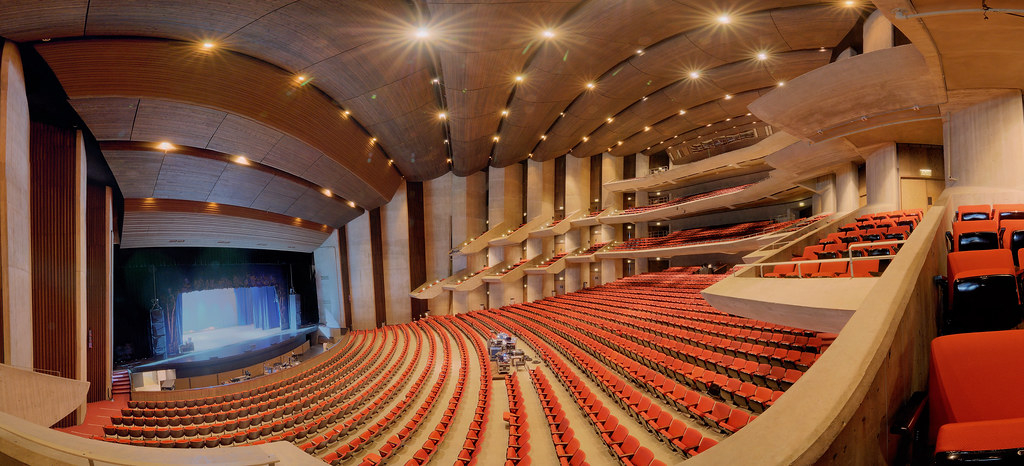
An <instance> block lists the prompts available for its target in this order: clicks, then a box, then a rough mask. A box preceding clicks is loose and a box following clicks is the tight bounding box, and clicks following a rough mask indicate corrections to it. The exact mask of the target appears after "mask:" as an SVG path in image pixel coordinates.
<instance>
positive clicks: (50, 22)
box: [0, 0, 447, 198]
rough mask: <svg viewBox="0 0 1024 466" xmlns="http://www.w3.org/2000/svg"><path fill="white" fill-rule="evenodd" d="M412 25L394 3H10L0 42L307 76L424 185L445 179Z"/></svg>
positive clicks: (424, 64) (401, 4) (423, 60)
mask: <svg viewBox="0 0 1024 466" xmlns="http://www.w3.org/2000/svg"><path fill="white" fill-rule="evenodd" d="M415 16H416V15H415V13H414V12H413V10H412V8H410V6H409V3H408V2H405V1H402V0H365V1H363V0H361V1H334V2H329V1H306V0H303V1H294V0H269V1H265V2H246V3H244V4H240V3H238V2H235V1H231V0H207V1H202V2H188V4H187V5H183V4H182V3H181V2H166V1H162V0H137V1H133V2H129V3H124V2H110V1H91V2H89V1H85V0H9V1H5V2H4V8H3V10H2V11H0V36H4V37H8V38H10V39H12V40H17V41H23V42H24V41H36V40H42V39H47V38H60V37H82V36H90V37H94V36H143V37H160V38H169V39H177V40H182V41H189V42H191V43H195V44H197V45H198V44H199V43H202V42H205V41H209V42H210V43H211V44H213V45H215V47H216V49H217V50H232V51H237V52H240V53H243V54H245V55H248V56H251V57H255V58H257V59H260V60H264V61H266V62H268V63H272V64H274V65H276V66H280V67H282V68H284V69H285V70H288V71H289V72H291V73H294V74H305V75H308V76H309V79H310V82H312V83H313V84H312V86H315V87H317V88H320V89H322V90H323V91H324V92H325V93H327V94H328V95H330V97H331V98H333V99H334V100H336V101H338V102H340V103H342V104H343V105H344V106H345V108H346V109H348V110H350V111H351V117H352V118H357V119H358V121H359V122H360V123H362V124H363V125H364V126H365V127H366V129H367V130H368V131H369V132H370V133H371V135H372V136H376V137H377V138H378V143H379V144H380V145H381V146H382V147H383V148H384V149H385V150H387V152H388V154H390V155H391V157H392V158H394V160H395V164H396V166H397V167H398V169H399V170H401V171H402V173H403V174H404V175H405V176H406V177H408V178H410V179H427V178H432V177H435V176H438V175H440V174H442V173H444V172H446V171H447V167H446V166H444V160H445V157H446V155H445V153H446V150H445V148H444V144H443V139H444V137H445V136H444V132H443V131H442V130H441V128H440V127H439V126H438V125H436V124H434V122H433V121H431V119H430V117H431V116H434V112H433V110H434V109H435V108H436V106H437V103H436V100H435V97H434V93H433V90H432V89H431V84H430V81H429V78H427V79H423V77H425V76H427V77H429V76H431V75H432V72H431V70H430V69H431V66H432V64H431V61H430V58H429V56H428V54H427V53H426V50H425V49H424V48H423V47H422V46H421V45H422V44H417V43H416V42H415V40H414V39H413V37H412V35H411V31H412V30H413V28H414V25H415V23H416V20H415ZM5 18H11V19H12V20H11V21H7V20H5ZM172 18H173V19H172ZM427 102H429V105H428V104H427ZM414 154H415V155H414ZM437 167H440V168H437ZM385 197H387V198H390V194H387V195H386V196H385Z"/></svg>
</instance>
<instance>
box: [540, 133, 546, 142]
mask: <svg viewBox="0 0 1024 466" xmlns="http://www.w3.org/2000/svg"><path fill="white" fill-rule="evenodd" d="M547 139H548V135H546V134H542V135H540V140H541V141H546V140H547Z"/></svg>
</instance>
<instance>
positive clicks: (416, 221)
mask: <svg viewBox="0 0 1024 466" xmlns="http://www.w3.org/2000/svg"><path fill="white" fill-rule="evenodd" d="M405 188H406V196H407V202H408V209H407V212H408V215H409V283H411V284H412V286H414V287H415V286H420V284H422V283H424V282H426V281H427V227H426V223H425V222H426V221H425V219H424V206H423V183H422V182H413V181H410V182H408V183H406V186H405ZM409 291H412V290H409ZM409 299H410V300H412V318H413V319H417V318H420V317H422V316H425V315H426V314H427V307H428V306H427V305H428V302H427V301H426V300H423V299H415V298H409Z"/></svg>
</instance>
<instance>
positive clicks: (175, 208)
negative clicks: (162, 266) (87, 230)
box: [121, 198, 331, 252]
mask: <svg viewBox="0 0 1024 466" xmlns="http://www.w3.org/2000/svg"><path fill="white" fill-rule="evenodd" d="M122 230H123V233H122V237H121V247H122V248H145V247H168V246H177V247H217V248H225V247H227V248H248V249H274V250H281V251H288V250H295V251H298V252H312V251H313V250H314V249H316V248H317V247H319V246H320V245H321V244H323V242H324V241H325V240H326V239H327V237H328V236H330V234H331V228H330V227H328V226H327V225H321V224H318V223H315V222H310V221H307V220H302V219H300V218H294V217H288V216H284V215H279V214H275V213H270V212H264V211H260V210H255V209H248V208H245V207H238V206H230V205H223V204H217V203H214V202H195V201H186V200H181V199H132V198H129V199H125V200H124V227H123V229H122Z"/></svg>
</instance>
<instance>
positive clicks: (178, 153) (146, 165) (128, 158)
mask: <svg viewBox="0 0 1024 466" xmlns="http://www.w3.org/2000/svg"><path fill="white" fill-rule="evenodd" d="M155 146H156V145H155V144H152V143H147V142H133V141H106V142H102V143H100V148H101V149H102V150H103V154H104V156H105V157H106V159H107V163H108V164H109V165H110V168H111V170H112V171H113V172H114V176H115V177H116V178H117V183H118V185H119V186H120V187H121V191H122V193H123V194H124V196H125V197H126V198H156V199H179V200H188V201H196V202H213V203H217V204H225V205H233V206H239V207H246V208H253V209H259V210H264V211H268V212H272V213H276V214H280V215H286V216H289V217H299V218H302V219H304V220H310V221H313V222H317V223H322V224H326V225H330V226H332V227H340V226H341V225H344V224H345V222H347V221H349V220H351V219H352V218H355V217H357V216H359V214H360V213H362V209H359V208H354V207H351V206H350V205H349V204H347V203H346V201H345V200H344V199H341V198H339V197H337V196H334V195H333V193H332V195H331V196H326V195H325V193H324V192H323V191H322V189H323V188H321V187H319V186H317V185H314V184H312V183H310V182H309V181H306V179H305V178H300V177H298V176H295V175H291V174H288V173H284V172H281V171H279V170H276V169H274V168H272V167H269V166H266V165H262V164H258V163H257V162H253V161H248V162H245V163H239V162H238V159H236V158H235V157H234V156H231V155H228V154H221V153H218V152H214V151H210V150H204V149H198V148H192V147H184V146H178V147H176V148H175V149H174V151H172V152H162V151H160V150H157V149H156V148H155Z"/></svg>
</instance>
